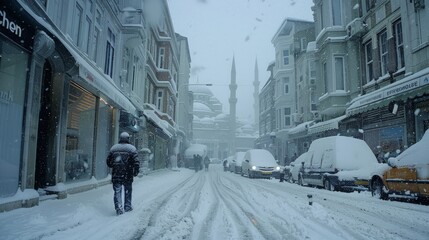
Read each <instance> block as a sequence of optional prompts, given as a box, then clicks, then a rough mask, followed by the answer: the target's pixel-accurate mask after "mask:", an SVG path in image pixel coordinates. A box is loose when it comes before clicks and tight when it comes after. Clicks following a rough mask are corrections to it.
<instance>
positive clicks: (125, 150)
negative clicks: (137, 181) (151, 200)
mask: <svg viewBox="0 0 429 240" xmlns="http://www.w3.org/2000/svg"><path fill="white" fill-rule="evenodd" d="M106 163H107V166H109V168H112V184H113V191H114V194H113V203H114V204H115V210H116V214H117V215H121V214H123V213H124V210H125V212H129V211H132V210H133V207H132V205H131V195H132V192H133V189H132V183H133V179H134V177H136V176H137V175H138V174H139V168H140V162H139V159H138V153H137V150H136V148H135V147H134V146H133V145H131V144H130V135H129V134H128V133H127V132H123V133H121V135H120V137H119V143H118V144H115V145H113V147H112V148H111V149H110V152H109V155H108V156H107V159H106ZM122 188H124V192H125V193H124V195H125V200H124V202H125V203H124V208H122Z"/></svg>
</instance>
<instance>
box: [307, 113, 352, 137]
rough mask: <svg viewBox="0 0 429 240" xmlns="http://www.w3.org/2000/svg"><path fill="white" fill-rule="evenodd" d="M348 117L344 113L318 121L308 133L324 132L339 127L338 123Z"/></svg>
mask: <svg viewBox="0 0 429 240" xmlns="http://www.w3.org/2000/svg"><path fill="white" fill-rule="evenodd" d="M346 117H347V116H346V115H343V116H341V117H337V118H334V119H330V120H327V121H323V122H319V123H316V124H314V125H313V126H311V127H309V128H308V134H314V133H320V132H324V131H328V130H332V129H338V123H339V122H340V121H341V120H343V119H344V118H346Z"/></svg>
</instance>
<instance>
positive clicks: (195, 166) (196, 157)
mask: <svg viewBox="0 0 429 240" xmlns="http://www.w3.org/2000/svg"><path fill="white" fill-rule="evenodd" d="M199 161H200V158H199V155H198V154H194V168H195V172H198V170H200V166H199Z"/></svg>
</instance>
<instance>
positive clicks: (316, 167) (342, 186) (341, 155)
mask: <svg viewBox="0 0 429 240" xmlns="http://www.w3.org/2000/svg"><path fill="white" fill-rule="evenodd" d="M304 162H305V163H306V164H305V165H304V166H303V168H302V169H301V171H300V174H299V178H298V182H299V183H300V184H301V185H304V184H307V185H310V186H320V187H324V188H325V189H327V190H331V191H334V190H344V191H345V190H347V191H350V190H368V186H369V185H368V184H369V180H370V177H371V172H372V171H373V170H374V169H375V168H377V166H378V165H379V163H378V161H377V159H376V157H375V155H374V153H373V152H372V151H371V149H370V148H369V146H368V145H367V144H366V142H364V141H363V140H360V139H356V138H352V137H344V136H332V137H326V138H320V139H317V140H314V141H313V142H312V143H311V145H310V148H309V150H308V151H307V154H306V155H305V160H304Z"/></svg>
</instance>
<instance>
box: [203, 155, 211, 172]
mask: <svg viewBox="0 0 429 240" xmlns="http://www.w3.org/2000/svg"><path fill="white" fill-rule="evenodd" d="M209 164H210V159H209V157H208V156H206V157H205V158H204V167H205V170H206V172H207V171H208V170H209Z"/></svg>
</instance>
